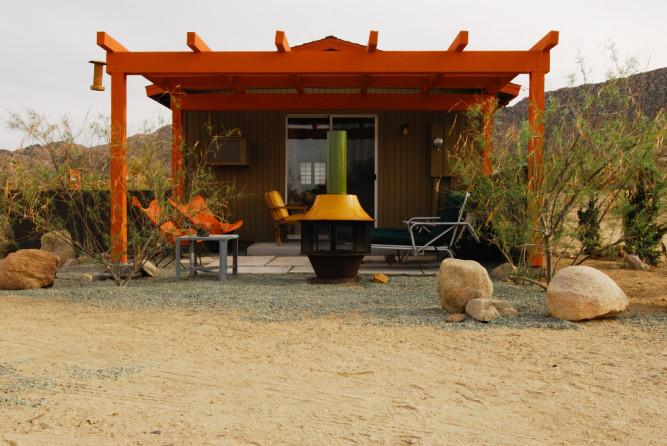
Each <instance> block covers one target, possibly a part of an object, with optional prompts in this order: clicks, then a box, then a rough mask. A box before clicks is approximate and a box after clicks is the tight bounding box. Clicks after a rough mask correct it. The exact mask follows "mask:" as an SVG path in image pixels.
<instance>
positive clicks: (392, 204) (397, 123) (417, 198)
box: [377, 111, 467, 227]
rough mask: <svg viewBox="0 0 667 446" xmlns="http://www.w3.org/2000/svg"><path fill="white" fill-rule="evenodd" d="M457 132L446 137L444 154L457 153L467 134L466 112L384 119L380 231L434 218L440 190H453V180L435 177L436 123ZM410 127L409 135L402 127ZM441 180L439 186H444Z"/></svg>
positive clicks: (381, 117) (380, 127)
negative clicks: (414, 219) (460, 139)
mask: <svg viewBox="0 0 667 446" xmlns="http://www.w3.org/2000/svg"><path fill="white" fill-rule="evenodd" d="M434 122H442V123H444V127H445V129H452V131H451V132H448V134H446V135H443V136H444V140H445V144H444V148H443V150H446V151H447V152H450V151H452V150H454V149H455V146H456V143H457V141H458V135H460V134H462V133H464V132H466V131H467V125H466V117H465V114H464V113H462V112H433V111H421V112H420V111H418V112H413V111H390V112H383V113H380V114H379V115H378V159H377V165H378V201H379V203H378V219H377V220H378V227H404V226H405V225H404V223H403V221H405V220H407V219H409V218H410V217H415V216H430V215H434V213H436V212H437V208H438V206H440V204H441V203H442V200H441V199H438V198H439V197H438V195H435V196H434V189H435V187H436V185H438V184H439V186H440V188H441V189H442V188H447V187H449V186H450V185H451V183H452V178H450V177H443V178H441V179H439V178H432V177H431V162H432V159H431V153H432V151H433V150H434V149H433V148H432V146H431V124H432V123H434ZM403 125H407V126H408V134H407V135H403V134H401V127H402V126H403ZM438 180H439V182H438Z"/></svg>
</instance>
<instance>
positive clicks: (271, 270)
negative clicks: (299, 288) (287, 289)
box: [239, 266, 292, 274]
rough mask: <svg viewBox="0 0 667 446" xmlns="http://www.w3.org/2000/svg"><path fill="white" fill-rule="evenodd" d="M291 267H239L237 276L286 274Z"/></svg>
mask: <svg viewBox="0 0 667 446" xmlns="http://www.w3.org/2000/svg"><path fill="white" fill-rule="evenodd" d="M290 269H292V267H291V266H239V274H287V273H288V272H289V270H290Z"/></svg>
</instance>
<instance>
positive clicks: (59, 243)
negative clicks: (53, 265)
mask: <svg viewBox="0 0 667 446" xmlns="http://www.w3.org/2000/svg"><path fill="white" fill-rule="evenodd" d="M72 243H73V242H72V236H71V234H70V233H69V232H68V231H64V230H63V231H52V232H47V233H46V234H44V235H43V236H42V239H41V248H40V249H41V250H42V251H46V252H52V253H53V254H55V255H57V256H58V257H59V258H60V262H58V268H60V267H62V266H63V265H64V264H65V262H67V261H68V260H70V259H76V253H75V252H74V248H73V247H72Z"/></svg>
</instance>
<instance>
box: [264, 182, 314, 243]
mask: <svg viewBox="0 0 667 446" xmlns="http://www.w3.org/2000/svg"><path fill="white" fill-rule="evenodd" d="M264 199H265V200H266V204H267V206H269V213H270V214H271V218H272V219H273V227H274V231H275V235H276V245H280V244H282V240H281V235H280V233H281V232H283V233H284V234H285V239H286V238H287V225H298V224H300V223H301V218H303V215H304V214H305V213H306V211H307V210H308V206H287V205H285V201H284V200H283V197H282V195H280V192H278V191H277V190H272V191H270V192H267V193H265V194H264ZM291 210H295V211H300V213H297V214H290V212H289V211H291Z"/></svg>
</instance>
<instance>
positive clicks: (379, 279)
mask: <svg viewBox="0 0 667 446" xmlns="http://www.w3.org/2000/svg"><path fill="white" fill-rule="evenodd" d="M388 282H389V277H387V276H386V275H384V274H381V273H375V274H374V275H373V283H388Z"/></svg>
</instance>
